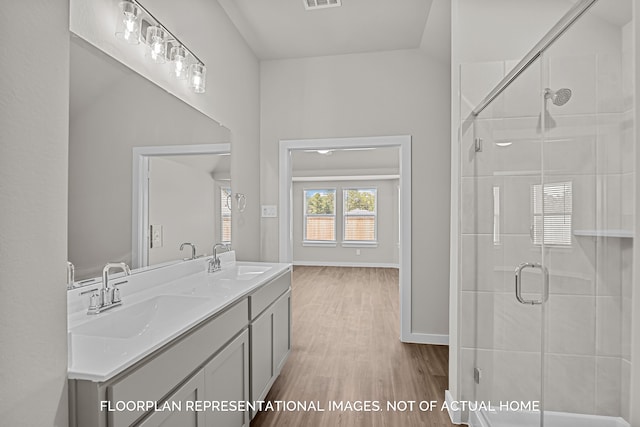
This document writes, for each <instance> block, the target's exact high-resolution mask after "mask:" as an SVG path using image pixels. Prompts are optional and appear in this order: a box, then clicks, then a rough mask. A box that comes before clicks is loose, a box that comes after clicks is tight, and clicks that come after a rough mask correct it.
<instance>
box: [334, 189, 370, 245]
mask: <svg viewBox="0 0 640 427" xmlns="http://www.w3.org/2000/svg"><path fill="white" fill-rule="evenodd" d="M342 195H343V200H342V203H343V204H342V206H343V210H342V215H343V224H344V227H343V230H344V233H343V234H344V236H343V237H344V238H343V240H344V241H345V242H358V243H359V242H375V241H376V239H377V229H378V215H377V204H378V189H377V188H345V189H343V190H342Z"/></svg>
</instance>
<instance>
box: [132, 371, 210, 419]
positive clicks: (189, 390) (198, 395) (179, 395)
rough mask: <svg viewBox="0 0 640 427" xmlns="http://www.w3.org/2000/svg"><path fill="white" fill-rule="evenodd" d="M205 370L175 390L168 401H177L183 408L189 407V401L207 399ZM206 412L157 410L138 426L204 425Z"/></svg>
mask: <svg viewBox="0 0 640 427" xmlns="http://www.w3.org/2000/svg"><path fill="white" fill-rule="evenodd" d="M204 379H205V375H204V371H199V372H198V373H197V374H195V375H194V376H193V377H192V378H191V379H190V380H189V381H187V382H186V383H185V384H183V385H182V386H181V387H180V388H179V389H178V390H177V391H175V392H174V393H173V394H172V395H171V396H169V398H168V399H167V402H170V403H173V402H176V403H178V404H179V405H180V407H181V408H183V409H184V408H186V407H187V402H189V401H191V402H196V401H199V400H204V399H205V391H204V390H205V385H204ZM204 425H205V413H204V412H196V411H186V410H181V411H157V412H153V413H151V414H150V415H149V416H148V417H147V418H145V419H144V421H142V422H141V423H140V424H138V427H158V426H162V427H203V426H204Z"/></svg>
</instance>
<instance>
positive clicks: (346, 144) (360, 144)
mask: <svg viewBox="0 0 640 427" xmlns="http://www.w3.org/2000/svg"><path fill="white" fill-rule="evenodd" d="M388 148H396V149H397V150H398V152H399V154H398V160H399V161H398V168H397V174H393V173H392V174H384V175H380V174H377V175H376V174H375V173H370V174H367V175H360V176H358V177H356V178H357V179H360V180H363V181H366V180H367V179H370V178H373V177H374V176H375V177H376V178H380V177H382V178H384V179H389V180H390V179H397V197H398V211H397V216H398V232H397V235H398V243H399V244H398V247H397V267H398V269H399V292H400V298H399V301H400V304H399V305H400V340H401V341H403V342H416V341H415V339H414V338H413V337H412V333H411V136H408V135H402V136H385V137H358V138H327V139H306V140H283V141H280V152H279V160H280V177H279V183H280V184H279V185H280V188H279V204H280V206H279V210H280V213H281V214H280V217H279V230H280V232H279V259H280V262H291V263H293V262H294V256H293V248H294V243H293V242H294V212H293V208H294V194H293V193H294V192H293V189H294V183H295V181H296V180H297V181H298V182H299V181H300V179H299V177H297V178H295V179H294V174H293V158H294V153H295V152H299V151H316V152H318V153H319V154H323V153H329V152H332V151H335V150H353V151H356V150H365V149H388ZM307 178H308V177H307ZM352 178H353V176H351V177H346V176H342V177H340V176H338V177H336V176H333V177H332V179H333V180H336V182H337V181H339V180H341V179H342V180H351V179H352ZM308 179H311V178H308ZM350 182H351V181H350ZM365 187H366V185H365ZM369 187H370V186H369ZM321 190H322V189H321ZM327 190H331V191H332V189H327ZM349 190H357V191H358V192H359V193H361V194H362V195H364V196H367V195H369V196H368V197H371V195H372V194H373V191H372V190H373V188H364V187H363V188H347V189H346V191H344V190H343V189H342V188H341V192H340V195H339V196H340V200H345V203H346V198H348V196H349ZM326 194H328V193H326ZM326 194H325V196H326ZM310 196H312V197H313V195H311V194H310ZM315 197H316V198H318V197H320V198H321V197H323V195H322V194H319V195H318V196H315ZM333 197H334V200H336V199H335V198H336V197H337V193H335V194H333ZM374 198H375V197H374ZM296 201H297V200H296ZM363 210H364V211H366V212H362V211H363ZM354 211H358V212H359V214H357V215H354V216H349V215H345V213H344V212H342V215H341V216H342V218H341V219H340V221H341V227H342V229H341V233H342V235H341V238H343V240H345V241H343V242H342V244H341V246H343V245H344V244H345V243H346V245H344V246H346V247H348V246H350V243H351V244H353V242H350V241H349V240H348V239H344V236H345V234H344V233H345V231H346V232H347V233H350V231H349V230H350V229H352V230H351V232H352V234H350V235H351V236H355V235H358V236H361V237H360V238H363V237H362V236H363V235H362V234H356V229H357V228H358V227H357V226H356V225H355V224H356V223H359V224H361V225H362V224H366V223H367V222H370V218H368V217H367V216H368V215H370V214H371V209H361V207H360V208H359V209H355V210H354ZM334 216H335V214H334ZM365 217H366V218H365ZM333 221H334V224H336V223H337V219H336V218H333ZM350 224H354V225H350ZM365 228H366V227H365ZM305 230H306V227H305ZM325 231H326V230H325ZM375 232H376V231H375V230H374V231H373V233H374V236H375ZM369 233H370V232H369ZM327 236H328V235H327ZM364 239H367V237H364ZM333 240H335V241H336V242H337V236H335V235H334V236H333ZM371 240H374V239H371ZM315 243H316V244H319V245H322V244H323V243H324V244H330V245H331V244H334V243H333V242H322V241H320V242H317V241H316V242H315ZM336 244H337V243H336ZM370 244H375V243H373V242H372V243H369V242H362V241H360V242H356V243H355V246H358V247H363V248H364V247H366V246H367V245H370ZM356 250H357V248H356Z"/></svg>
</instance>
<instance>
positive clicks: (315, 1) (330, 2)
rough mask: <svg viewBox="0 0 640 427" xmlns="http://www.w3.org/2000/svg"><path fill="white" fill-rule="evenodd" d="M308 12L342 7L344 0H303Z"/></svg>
mask: <svg viewBox="0 0 640 427" xmlns="http://www.w3.org/2000/svg"><path fill="white" fill-rule="evenodd" d="M302 1H303V2H304V8H305V9H307V10H316V9H324V8H327V7H338V6H342V0H302Z"/></svg>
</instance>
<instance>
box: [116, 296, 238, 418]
mask: <svg viewBox="0 0 640 427" xmlns="http://www.w3.org/2000/svg"><path fill="white" fill-rule="evenodd" d="M248 305H249V303H248V301H247V299H246V298H245V299H243V300H242V301H241V302H239V303H237V304H236V305H235V306H233V307H231V308H230V309H228V310H227V311H225V312H224V313H222V314H221V315H219V316H217V317H215V318H214V319H212V320H210V321H208V322H207V323H205V324H204V325H202V326H200V327H199V328H198V329H197V330H195V331H194V332H192V333H190V334H189V335H187V336H186V337H184V338H182V339H180V340H179V341H177V342H176V343H174V344H173V345H171V347H169V348H168V349H167V350H165V351H163V352H161V353H160V354H158V355H156V356H151V357H150V358H149V359H144V360H143V364H142V366H140V367H139V368H137V369H135V370H134V371H133V372H131V373H130V374H128V375H126V376H124V377H123V378H121V379H118V380H116V382H114V383H113V384H111V385H110V386H108V387H107V398H108V400H109V401H111V402H112V404H114V403H115V402H118V401H123V402H128V401H134V402H137V401H157V402H159V401H161V399H162V398H164V397H165V396H167V395H168V394H169V392H170V391H171V390H173V389H174V388H175V387H176V386H177V385H179V384H180V383H181V382H182V381H184V379H185V378H187V377H188V376H189V375H191V373H192V372H194V371H195V370H196V369H198V368H199V367H200V366H201V365H202V364H203V363H204V362H206V361H207V360H208V359H209V358H210V357H211V356H212V355H213V354H215V353H216V352H218V351H219V350H220V349H221V348H222V347H223V346H224V345H225V344H226V343H227V342H228V341H229V340H231V338H233V337H234V336H235V335H236V334H238V333H239V332H240V331H241V330H242V329H244V328H245V327H246V326H247V323H248V322H247V313H248V311H249V307H248ZM114 406H115V405H114ZM144 413H145V411H142V410H141V411H122V412H118V411H116V412H109V414H108V418H109V421H108V425H109V426H110V427H119V426H128V425H130V424H132V423H133V422H134V421H136V420H137V419H138V418H140V417H141V416H142V415H143V414H144Z"/></svg>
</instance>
